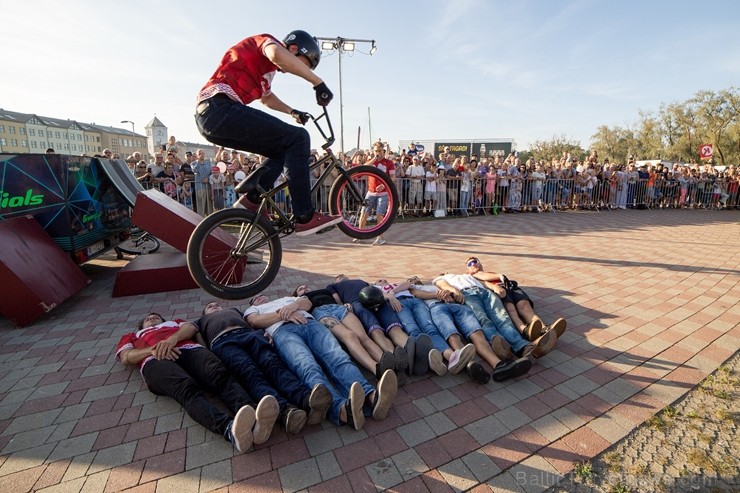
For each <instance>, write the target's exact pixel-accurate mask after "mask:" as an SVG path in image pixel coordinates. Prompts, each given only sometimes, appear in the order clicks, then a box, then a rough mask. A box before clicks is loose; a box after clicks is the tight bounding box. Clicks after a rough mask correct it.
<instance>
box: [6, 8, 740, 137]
mask: <svg viewBox="0 0 740 493" xmlns="http://www.w3.org/2000/svg"><path fill="white" fill-rule="evenodd" d="M0 12H2V18H3V21H4V22H3V23H2V24H3V42H2V49H1V50H0V74H1V76H0V108H4V109H6V110H11V111H18V112H22V113H35V114H37V115H40V116H49V117H55V118H62V119H66V118H68V119H73V120H77V121H80V122H88V123H97V124H101V125H110V126H115V127H119V128H124V129H130V124H121V123H120V121H121V120H131V121H133V122H134V123H135V130H136V133H138V134H143V133H144V127H145V125H146V124H147V123H149V122H150V121H151V120H152V118H153V117H154V116H155V115H156V117H157V118H159V119H160V120H161V121H162V122H163V123H164V124H165V125H166V126H167V127H168V131H169V135H175V136H176V137H177V139H178V140H184V141H189V142H203V143H205V139H203V138H202V137H201V136H200V135H199V134H198V131H197V128H196V126H195V123H194V119H193V112H194V101H195V95H196V94H197V93H198V91H199V90H200V88H201V87H202V86H203V84H204V83H205V82H206V80H208V78H209V77H210V75H211V74H212V73H213V71H214V69H215V68H216V66H217V64H218V61H219V60H220V59H221V57H222V55H223V54H224V52H225V51H226V50H227V49H228V48H229V47H231V46H232V45H234V44H236V43H237V42H238V41H240V40H241V39H242V38H244V37H247V36H250V35H253V34H260V33H270V34H273V35H274V36H276V37H278V38H279V39H282V38H283V37H284V36H285V34H287V33H288V32H290V31H291V30H293V29H303V30H306V31H308V32H309V33H311V34H313V35H314V36H321V37H330V38H335V37H337V36H341V37H343V38H349V39H372V40H375V41H376V45H377V52H376V53H375V54H374V55H372V56H370V55H369V51H370V44H369V43H358V44H357V49H358V51H356V52H355V53H345V54H343V55H342V57H341V65H342V72H341V78H342V103H343V110H344V111H343V114H344V141H345V145H344V147H345V149H350V148H352V147H354V146H355V145H356V143H357V135H358V129H359V134H360V146H361V147H369V146H370V143H371V142H372V141H375V140H377V139H379V138H380V139H382V140H384V141H387V142H389V143H390V144H391V147H392V148H397V147H398V143H399V141H401V140H415V141H418V140H427V141H434V140H437V141H442V140H446V141H450V140H458V139H459V140H462V141H466V140H476V139H496V138H513V139H514V140H515V142H516V145H517V148H518V149H519V150H526V149H527V148H528V146H530V145H531V144H532V143H534V142H535V141H543V140H545V141H546V140H550V139H552V138H553V137H558V138H560V137H565V138H566V139H568V140H571V141H575V142H578V143H580V144H581V146H582V147H584V148H586V149H587V148H588V146H589V143H590V142H591V136H592V135H593V134H594V133H595V132H596V130H597V128H598V127H599V126H601V125H607V126H610V127H611V126H619V127H623V128H625V127H626V128H635V127H636V126H637V125H638V124H639V115H640V112H641V111H643V112H653V113H654V112H657V111H658V110H659V108H660V105H661V104H669V103H672V102H683V101H685V100H687V99H689V98H691V97H692V96H693V95H694V94H695V93H696V92H698V91H700V90H711V91H719V90H722V89H726V88H729V87H732V86H738V85H740V2H738V1H736V0H726V1H719V0H705V1H704V2H696V1H684V0H622V1H618V2H615V1H611V2H607V1H603V0H529V1H528V0H523V1H501V0H449V1H444V0H424V1H421V0H406V1H387V0H376V1H374V2H354V1H351V0H345V1H343V2H338V1H334V0H323V1H321V2H306V1H293V0H281V1H280V2H274V1H273V2H264V1H259V2H257V1H253V0H246V1H245V0H241V1H234V0H221V1H220V2H215V3H213V4H210V3H207V2H202V1H201V2H196V1H191V0H182V1H169V2H151V1H140V0H127V1H125V2H101V1H99V0H96V1H88V0H65V1H63V2H60V1H58V0H51V1H48V0H34V1H29V2H14V1H8V0H0ZM316 73H317V74H318V75H319V76H320V77H321V78H323V79H324V81H325V82H326V84H327V85H328V87H329V88H330V89H331V90H332V91H333V92H334V95H335V99H334V101H332V103H331V105H330V106H329V110H330V117H331V119H332V123H333V125H334V128H335V131H336V132H337V133H339V129H340V126H341V125H340V98H339V93H340V85H339V57H338V54H337V52H331V53H324V55H323V56H322V59H321V63H320V65H319V67H318V68H317V70H316ZM273 91H274V92H275V94H276V95H278V97H280V99H282V100H283V101H285V102H286V103H287V104H289V105H291V106H293V107H294V108H297V109H300V110H303V111H309V112H312V113H315V114H317V113H319V108H318V107H317V106H316V102H315V97H314V92H313V89H312V88H311V85H310V84H309V83H307V82H306V81H304V80H302V79H299V78H296V77H294V76H292V75H288V74H278V75H277V76H276V77H275V80H274V81H273ZM252 104H253V105H255V107H258V108H264V107H263V106H262V105H261V104H260V103H259V102H255V103H252ZM264 109H266V108H264ZM266 111H270V110H267V109H266ZM281 117H282V118H284V119H285V120H286V121H291V120H290V118H289V117H287V116H284V115H281ZM339 142H340V139H339V137H337V145H335V146H334V149H335V151H336V150H339ZM312 144H313V145H312V146H313V147H318V146H319V145H320V144H321V141H320V138H319V137H318V134H316V133H315V132H313V131H312Z"/></svg>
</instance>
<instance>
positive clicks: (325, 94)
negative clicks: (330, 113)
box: [313, 82, 334, 106]
mask: <svg viewBox="0 0 740 493" xmlns="http://www.w3.org/2000/svg"><path fill="white" fill-rule="evenodd" d="M313 90H314V91H316V102H317V103H318V105H319V106H326V105H328V104H329V102H330V101H331V100H332V99H333V98H334V94H332V92H331V91H330V90H329V88H328V87H326V84H325V83H324V82H322V83H321V84H319V85H318V86H314V87H313Z"/></svg>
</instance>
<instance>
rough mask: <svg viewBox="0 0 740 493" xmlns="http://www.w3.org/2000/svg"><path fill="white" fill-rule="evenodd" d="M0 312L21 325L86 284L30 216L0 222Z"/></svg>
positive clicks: (79, 271) (66, 257)
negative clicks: (0, 242)
mask: <svg viewBox="0 0 740 493" xmlns="http://www.w3.org/2000/svg"><path fill="white" fill-rule="evenodd" d="M0 238H2V248H0V280H1V281H0V313H2V314H3V315H4V316H6V317H7V318H8V319H9V320H10V321H12V322H13V323H15V324H16V325H18V326H20V327H24V326H26V325H28V324H30V323H32V322H33V321H34V320H36V319H37V318H39V317H41V316H42V315H43V314H45V313H46V312H48V311H50V310H52V309H53V308H55V307H56V306H57V305H59V304H60V303H62V302H63V301H64V300H66V299H67V298H69V297H71V296H72V295H74V294H75V293H77V292H78V291H80V290H81V289H82V288H84V287H85V286H87V285H88V284H90V282H91V281H90V279H89V278H88V277H87V276H86V275H85V274H84V273H83V272H82V271H81V270H80V269H79V267H77V265H76V264H75V263H74V262H72V259H70V258H69V256H68V255H67V254H66V253H65V252H64V250H62V249H61V248H59V246H58V245H57V244H56V243H55V242H54V240H52V239H51V237H50V236H49V235H48V234H47V233H46V231H44V230H43V228H42V227H41V225H40V224H39V223H38V222H37V221H36V220H35V219H34V218H33V217H32V216H22V217H14V218H11V219H6V220H4V221H0Z"/></svg>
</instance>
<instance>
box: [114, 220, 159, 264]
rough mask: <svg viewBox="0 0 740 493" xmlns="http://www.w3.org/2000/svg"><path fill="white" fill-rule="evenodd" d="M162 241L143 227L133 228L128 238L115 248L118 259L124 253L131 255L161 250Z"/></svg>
mask: <svg viewBox="0 0 740 493" xmlns="http://www.w3.org/2000/svg"><path fill="white" fill-rule="evenodd" d="M160 246H161V243H160V242H159V240H158V239H157V238H156V237H154V236H153V235H152V234H150V233H147V232H146V231H144V230H143V229H138V228H136V229H132V230H131V236H129V238H128V239H127V240H124V241H122V242H121V243H119V244H118V245H116V246H115V247H113V249H114V250H115V252H116V257H117V258H118V260H120V259H122V258H123V254H124V253H126V254H129V255H146V254H149V253H154V252H156V251H157V250H159V247H160Z"/></svg>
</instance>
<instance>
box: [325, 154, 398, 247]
mask: <svg viewBox="0 0 740 493" xmlns="http://www.w3.org/2000/svg"><path fill="white" fill-rule="evenodd" d="M347 174H348V175H349V181H348V180H347V179H346V178H345V177H344V176H343V175H339V177H338V178H337V179H336V180H334V184H332V186H331V190H330V191H329V211H330V212H331V213H332V214H340V215H341V216H342V222H341V223H339V225H338V226H339V229H341V230H342V231H343V232H344V234H346V235H347V236H351V237H352V238H359V239H361V240H364V239H368V238H375V237H376V236H378V235H380V234H382V233H384V232H385V231H387V230H388V228H390V227H391V225H392V224H393V221H394V220H395V219H396V211H397V210H398V192H397V191H396V186H395V184H394V183H393V182H392V181H391V178H390V176H388V175H387V174H386V173H384V172H382V171H380V170H379V169H378V168H375V167H373V166H356V167H354V168H351V169H348V170H347ZM350 181H351V182H352V184H354V186H355V188H356V189H357V191H358V192H359V193H360V198H359V199H358V198H357V197H355V194H354V193H353V192H352V187H351V185H350ZM372 181H374V182H375V184H376V185H380V184H382V185H384V186H385V190H386V191H387V192H388V193H387V195H386V198H387V201H388V204H387V209H386V212H385V214H384V215H383V217H382V218H381V219H380V220H378V217H379V216H378V215H377V214H376V211H375V210H367V200H366V199H365V197H366V194H367V190H368V184H369V183H371V182H372ZM363 214H365V217H364V219H365V221H364V224H363V222H362V221H361V218H362V215H363Z"/></svg>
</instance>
